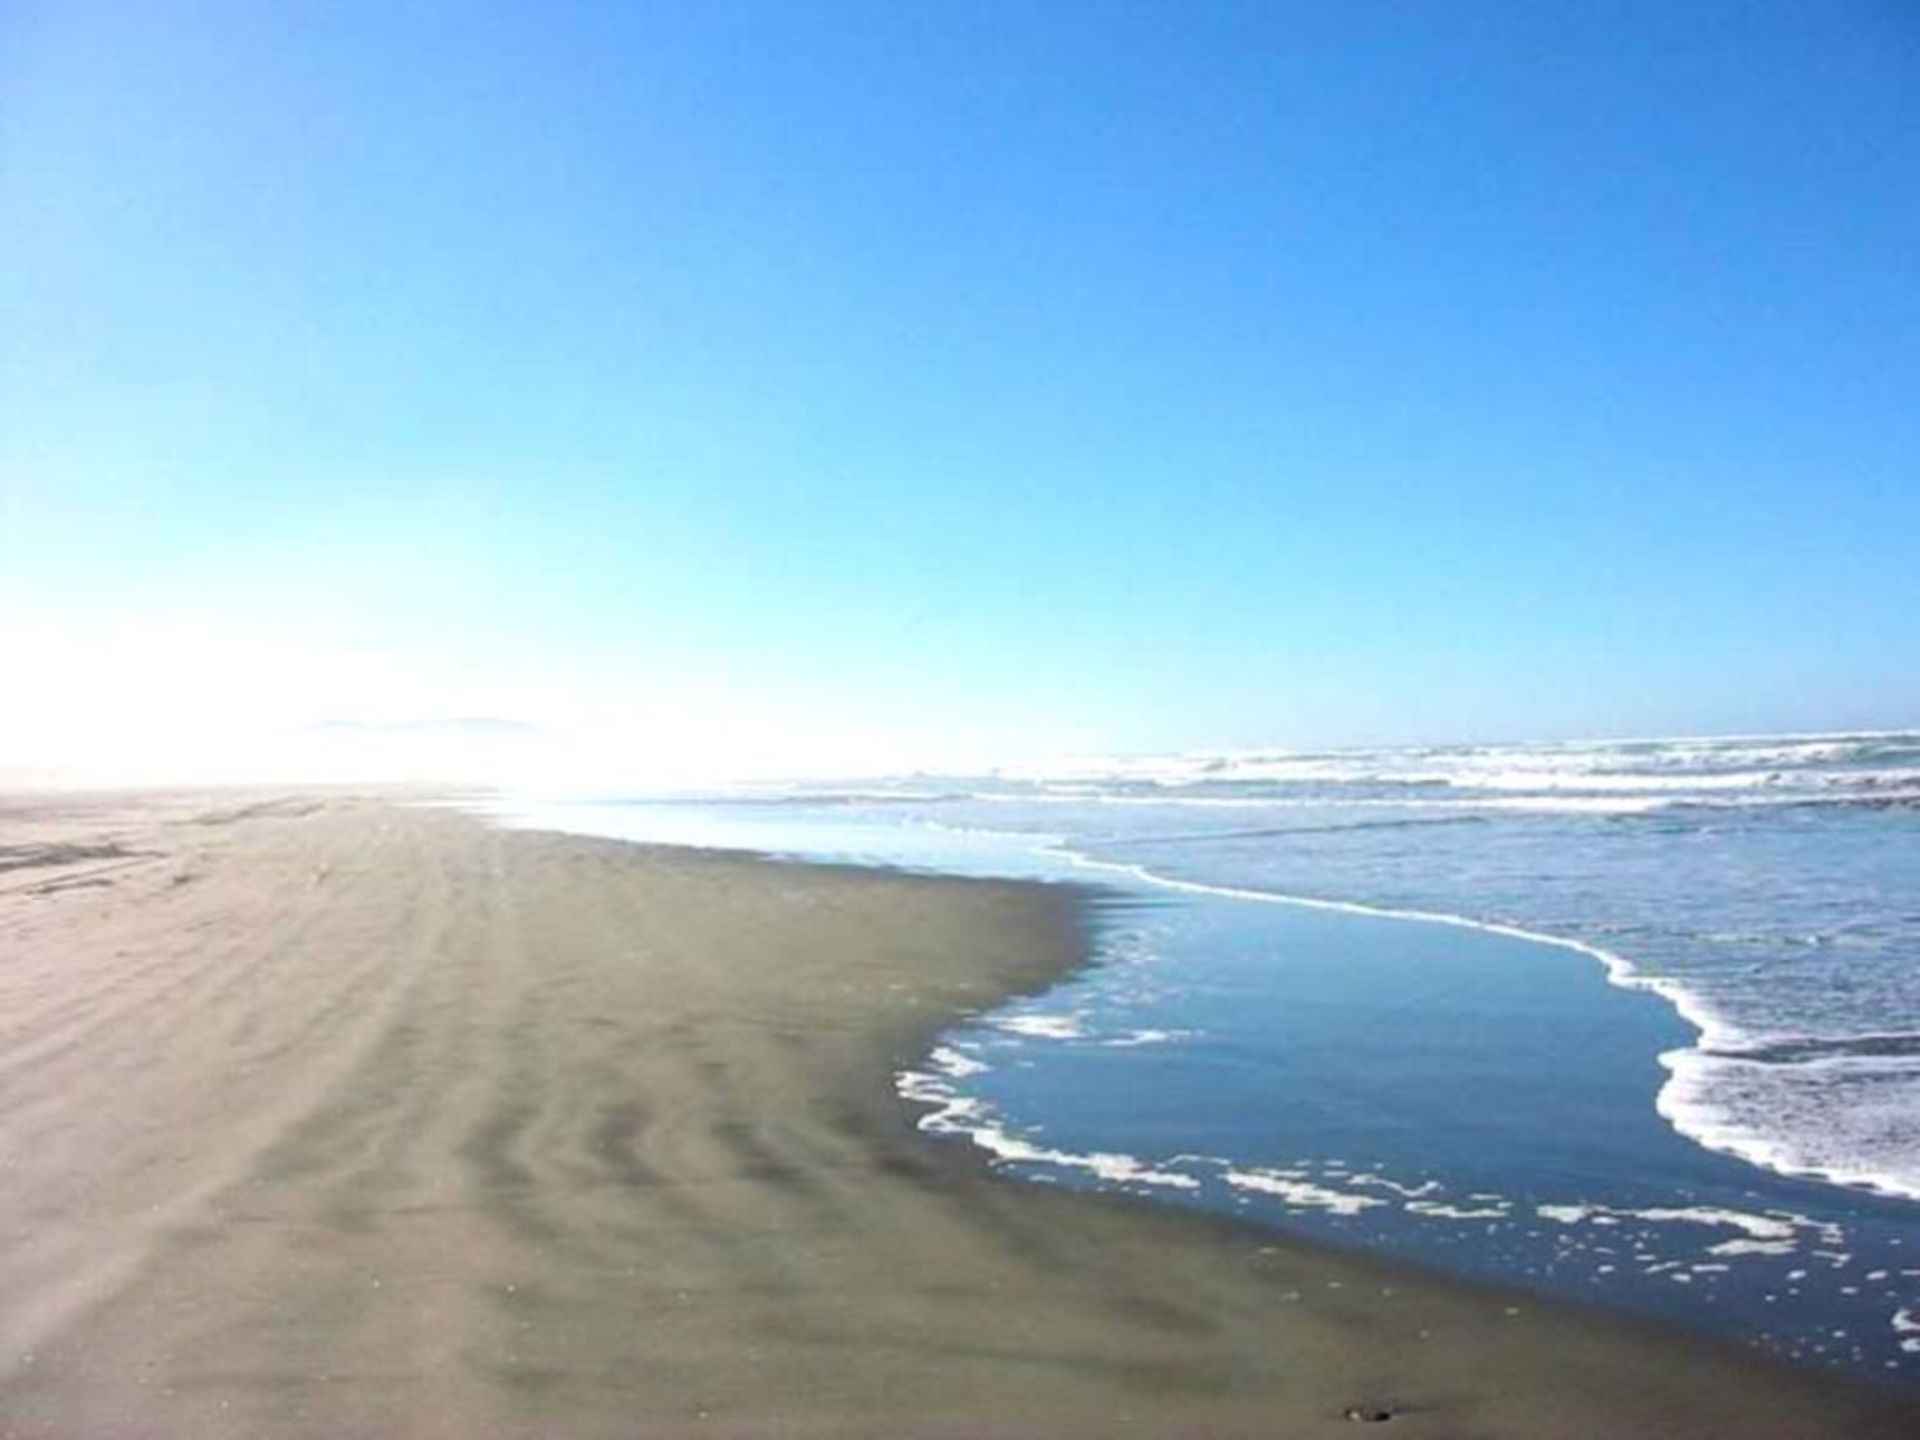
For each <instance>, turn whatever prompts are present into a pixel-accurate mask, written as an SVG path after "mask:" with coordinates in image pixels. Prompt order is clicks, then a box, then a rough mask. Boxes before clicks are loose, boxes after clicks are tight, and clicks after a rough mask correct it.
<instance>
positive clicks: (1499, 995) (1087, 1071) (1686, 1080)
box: [509, 734, 1920, 1383]
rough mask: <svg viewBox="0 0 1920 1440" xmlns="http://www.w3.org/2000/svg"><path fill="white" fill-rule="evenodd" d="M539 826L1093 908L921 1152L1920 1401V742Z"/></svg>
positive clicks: (1555, 755)
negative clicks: (934, 1150) (1708, 1340)
mask: <svg viewBox="0 0 1920 1440" xmlns="http://www.w3.org/2000/svg"><path fill="white" fill-rule="evenodd" d="M509 809H510V813H511V814H512V816H513V818H515V819H516V820H518V821H519V822H520V823H528V824H538V825H541V826H543V827H545V828H557V829H568V830H576V831H584V832H588V833H596V834H611V835H622V836H627V837H630V838H636V839H649V840H658V841H666V842H671V843H683V844H699V845H713V846H727V847H737V848H747V849H755V850H760V851H765V852H769V853H774V854H779V855H785V856H789V857H793V858H800V859H813V860H852V861H857V862H866V863H880V864H889V865H896V866H904V867H907V868H913V869H921V870H931V871H943V872H951V873H962V874H976V875H1009V876H1015V877H1019V878H1028V879H1037V880H1046V881H1074V882H1079V883H1083V884H1084V883H1093V884H1097V885H1099V886H1100V887H1102V889H1101V895H1102V899H1101V900H1100V902H1099V904H1098V905H1097V907H1096V925H1095V934H1094V956H1093V963H1092V964H1091V965H1090V966H1089V967H1088V968H1087V969H1086V970H1084V971H1082V972H1080V973H1079V974H1077V975H1075V976H1073V977H1071V978H1070V979H1068V980H1067V981H1065V982H1064V983H1063V984H1061V985H1060V986H1058V987H1056V988H1055V989H1054V990H1053V991H1051V992H1050V993H1048V994H1046V995H1043V996H1039V997H1034V998H1031V999H1027V1000H1022V1001H1018V1002H1015V1003H1013V1004H1010V1005H1008V1006H1006V1007H1004V1008H1003V1009H1001V1010H999V1011H997V1012H994V1013H992V1014H988V1015H983V1016H978V1017H974V1018H972V1019H971V1020H969V1021H968V1022H966V1023H964V1024H961V1025H959V1026H957V1027H956V1028H955V1029H954V1030H953V1031H952V1032H951V1033H950V1034H948V1035H947V1036H945V1037H943V1041H942V1043H941V1045H940V1046H939V1047H938V1048H937V1049H936V1050H935V1051H934V1052H933V1053H932V1054H930V1055H929V1056H928V1057H927V1058H926V1061H925V1062H924V1063H923V1064H922V1065H920V1066H919V1067H917V1068H915V1069H913V1070H910V1071H908V1072H906V1073H904V1074H903V1075H902V1076H901V1077H900V1080H899V1085H900V1089H901V1093H902V1095H903V1096H904V1097H905V1098H906V1099H907V1100H908V1101H909V1102H911V1103H912V1104H914V1105H915V1106H916V1107H917V1108H918V1110H919V1112H920V1114H921V1124H922V1127H923V1128H924V1129H926V1130H927V1131H928V1132H929V1133H931V1134H933V1135H936V1136H945V1137H950V1138H951V1139H952V1140H953V1142H954V1143H965V1144H972V1145H976V1146H979V1147H981V1148H983V1149H984V1150H985V1151H986V1152H988V1154H989V1155H991V1156H992V1157H993V1159H994V1162H995V1163H996V1164H998V1165H1000V1166H1002V1167H1004V1168H1005V1169H1007V1170H1008V1171H1010V1172H1012V1173H1014V1174H1017V1175H1019V1176H1022V1177H1024V1178H1026V1179H1029V1180H1032V1181H1036V1182H1040V1183H1052V1184H1066V1185H1076V1186H1086V1187H1095V1188H1117V1189H1125V1190H1130V1191H1134V1192H1137V1193H1140V1194H1145V1195H1151V1196H1154V1197H1156V1198H1159V1199H1162V1200H1165V1201H1167V1202H1170V1203H1175V1204H1184V1205H1191V1206H1196V1207H1199V1208H1204V1209H1212V1210H1220V1211H1226V1212H1230V1213H1234V1214H1238V1215H1242V1216H1245V1217H1248V1218H1251V1219H1254V1220H1258V1221H1263V1222H1265V1223H1269V1224H1272V1225H1275V1226H1278V1227H1280V1228H1283V1229H1290V1230H1294V1231H1298V1232H1303V1233H1307V1234H1310V1235H1315V1236H1318V1237H1321V1238H1326V1239H1333V1240H1337V1241H1340V1242H1342V1243H1349V1244H1355V1245H1361V1246H1367V1247H1371V1248H1376V1249H1381V1250H1386V1251H1389V1252H1392V1253H1396V1254H1401V1255H1405V1256H1409V1257H1412V1258H1416V1259H1419V1260H1423V1261H1427V1262H1429V1263H1434V1264H1438V1265H1441V1266H1443V1267H1446V1268H1450V1269H1454V1270H1457V1271H1460V1272H1463V1273H1467V1274H1471V1275H1475V1276H1478V1277H1482V1278H1488V1279H1494V1280H1499V1281H1504V1282H1508V1283H1512V1284H1516V1285H1520V1286H1523V1287H1531V1288H1534V1289H1537V1290H1542V1291H1547V1292H1552V1293H1559V1294H1564V1295H1572V1296H1577V1297H1581V1298H1588V1299H1597V1300H1601V1301H1603V1302H1606V1303H1611V1304H1615V1305H1618V1306H1622V1307H1625V1308H1629V1309H1635V1310H1639V1311H1643V1312H1651V1313H1657V1314H1660V1315H1663V1316H1666V1317H1668V1318H1672V1319H1676V1320H1679V1321H1681V1322H1683V1323H1688V1324H1692V1325H1695V1326H1699V1327H1703V1328H1709V1329H1714V1330H1719V1331H1722V1332H1726V1333H1731V1334H1735V1335H1739V1336H1742V1337H1744V1338H1748V1339H1750V1340H1753V1341H1755V1342H1757V1343H1760V1344H1762V1345H1765V1346H1768V1347H1771V1348H1774V1349H1777V1350H1780V1351H1783V1352H1786V1353H1790V1354H1795V1355H1800V1356H1803V1357H1807V1358H1813V1359H1818V1360H1824V1361H1828V1362H1831V1363H1835V1364H1839V1365H1841V1366H1844V1367H1847V1368H1852V1369H1856V1370H1862V1371H1870V1372H1872V1373H1875V1374H1878V1375H1881V1376H1883V1377H1887V1378H1893V1379H1897V1380H1908V1381H1912V1382H1914V1383H1920V735H1915V734H1877V735H1832V736H1812V737H1785V738H1775V737H1767V738H1759V739H1732V740H1680V741H1640V742H1631V743H1617V742H1616V743H1604V744H1585V745H1551V746H1485V747H1441V748H1422V749H1376V750H1343V751H1326V752H1316V753H1301V752H1272V753H1239V754H1200V755H1182V756H1172V757H1141V758H1132V759H1124V760H1113V759H1095V760H1087V761H1081V762H1074V763H1068V764H1053V765H1044V766H1031V767H1024V768H1021V769H1017V770H1003V771H997V772H994V773H992V774H988V775H984V776H926V775H920V776H913V777H902V778H900V779H897V780H892V781H886V782H881V783H873V782H864V783H863V784H862V785H861V786H859V787H853V786H846V785H823V784H813V785H796V786H785V787H768V788H763V789H760V790H758V791H752V792H735V793H732V794H728V795H709V796H701V797H680V798H678V799H672V800H661V799H659V798H630V799H626V800H621V799H617V798H608V797H598V798H594V799H589V800H585V801H582V800H575V801H573V802H570V803H569V802H553V801H542V802H523V803H519V804H516V805H514V806H512V807H509Z"/></svg>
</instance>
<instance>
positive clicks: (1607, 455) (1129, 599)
mask: <svg viewBox="0 0 1920 1440" xmlns="http://www.w3.org/2000/svg"><path fill="white" fill-rule="evenodd" d="M402 9H404V10H405V11H406V13H405V14H400V13H396V12H399V11H401V10H402ZM0 147H4V148H3V149H0V207H3V212H0V213H3V214H4V223H0V305H3V306H4V310H5V314H6V315H7V316H8V319H7V322H6V324H5V326H4V329H3V330H0V367H3V368H0V383H3V385H4V389H3V390H0V626H4V627H7V629H6V634H7V635H8V636H9V637H10V638H9V647H10V648H11V649H12V650H13V651H14V654H15V657H16V662H15V665H14V667H13V668H14V669H15V672H16V673H17V674H18V673H22V672H24V674H25V675H26V677H27V679H28V681H29V683H28V684H27V685H25V686H23V687H21V689H22V691H23V692H24V693H25V694H26V695H27V696H28V698H27V699H26V700H25V701H23V702H17V703H16V704H15V706H14V707H13V708H12V710H11V711H10V716H9V719H8V721H7V722H6V724H8V725H10V726H11V727H12V728H11V730H7V729H4V728H0V742H4V744H5V745H6V746H8V747H10V748H11V749H12V751H13V752H14V753H13V756H12V757H11V758H13V759H14V760H16V761H21V762H25V761H33V762H38V761H39V760H42V759H45V758H47V757H48V756H50V755H51V754H52V752H53V751H55V750H59V749H61V748H62V747H65V748H66V749H68V750H88V749H91V750H92V751H94V752H98V753H108V752H119V751H122V750H124V749H126V748H127V747H130V746H136V745H138V744H141V743H146V744H151V745H159V746H162V748H164V747H165V746H168V745H171V746H174V747H175V748H176V749H178V748H180V747H182V746H183V745H184V744H185V740H186V737H189V736H194V735H199V736H202V737H204V736H210V735H218V736H221V737H230V736H237V735H238V734H240V733H241V732H243V731H244V732H248V733H266V732H268V731H276V730H285V729H288V728H297V727H298V726H299V725H301V724H304V723H306V722H307V721H310V720H321V719H328V718H361V719H375V720H401V719H409V718H417V717H419V716H423V715H436V714H438V715H444V714H467V713H488V714H500V715H508V716H513V717H516V718H520V719H525V720H528V721H530V722H533V723H535V724H539V725H542V726H544V727H547V728H548V729H550V730H552V731H554V732H555V733H556V734H572V733H576V732H578V733H581V734H584V733H586V731H588V730H592V731H593V732H594V733H595V734H596V735H597V736H598V737H599V741H598V742H597V743H601V744H604V745H611V746H615V747H617V746H619V745H621V744H623V743H624V744H626V745H627V746H628V747H629V748H631V747H633V746H641V745H644V746H647V747H651V748H652V749H654V750H656V751H660V752H663V753H664V752H670V751H674V752H683V753H685V754H686V755H688V756H689V757H690V756H691V755H692V753H693V752H695V751H702V750H704V751H706V752H710V753H708V754H707V755H706V756H705V757H704V760H703V763H708V762H711V761H712V760H713V756H714V755H715V754H718V753H721V752H724V751H726V750H727V749H728V748H729V747H737V748H738V749H739V750H740V753H742V754H745V753H747V752H748V751H752V752H753V753H754V755H755V756H756V757H757V759H756V762H755V763H756V767H757V768H763V769H764V768H779V766H780V765H781V764H791V765H792V766H794V767H796V768H819V767H820V766H839V765H843V764H846V763H849V762H851V761H853V760H861V759H864V760H877V759H878V758H880V757H887V758H889V759H891V758H893V757H901V758H929V759H935V758H939V757H942V756H949V755H950V756H969V757H974V756H982V757H985V756H996V755H1006V756H1009V757H1011V756H1015V755H1020V754H1033V753H1050V752H1057V751H1061V750H1089V749H1094V750H1108V749H1143V748H1173V747H1182V746H1207V745H1226V746H1244V745H1258V744H1289V743H1297V744H1326V743H1336V742H1339V741H1342V740H1351V741H1356V742H1363V741H1364V742H1372V741H1381V740H1397V739H1404V740H1423V739H1469V738H1489V739H1491V738H1518V737H1556V736H1572V735H1594V734H1622V733H1637V734H1646V733H1685V732H1724V731H1753V730H1770V729H1794V730H1805V729H1822V728H1839V727H1848V726H1897V725H1906V724H1916V723H1920V664H1916V663H1915V662H1916V660H1920V603H1916V602H1920V580H1916V575H1917V574H1920V565H1916V564H1915V563H1914V561H1915V555H1916V553H1920V546H1917V545H1916V543H1915V539H1914V537H1915V536H1916V535H1920V458H1916V457H1920V393H1917V391H1920V386H1917V385H1916V381H1920V338H1917V337H1920V262H1916V259H1915V257H1916V256H1920V185H1916V184H1915V183H1914V177H1915V176H1916V174H1920V166H1917V165H1916V161H1917V160H1920V14H1917V13H1916V12H1915V10H1914V9H1913V7H1912V6H1911V5H1910V4H1907V3H1904V0H1882V3H1865V0H1862V3H1849V0H1833V3H1827V4H1820V5H1810V4H1802V3H1713V0H1696V3H1689V4H1686V5H1673V4H1669V3H1651V0H1649V3H1597V0H1596V3H1592V4H1579V5H1540V4H1536V3H1521V0H1514V3H1498V0H1459V3H1434V4H1417V5H1408V4H1397V3H1395V4H1389V3H1384V0H1383V3H1364V0H1357V3H1345V0H1339V3H1336V0H1322V3H1314V4H1286V3H1278V0H1274V3H1266V4H1258V5H1233V4H1204V3H1182V4H1177V5H1176V4H1159V5H1140V4H1118V3H1113V4H1093V3H1060V4H1048V5H1033V4H1027V3H1019V4H1014V3H1005V4H994V3H971V4H964V3H963V4H941V5H935V4H872V5H865V4H838V3H824V0H823V3H819V4H811V5H809V4H792V3H768V4H760V5H740V4H724V3H723V4H685V5H674V4H665V3H661V4H649V5H644V6H629V5H613V4H608V5H567V4H552V5H541V6H524V5H485V4H461V5H432V4H426V5H419V6H409V7H396V6H389V5H373V4H369V5H355V4H331V5H313V6H299V5H292V4H289V5H276V6H259V5H253V4H233V5H216V4H194V3H180V0H169V3H166V4H155V5H143V4H139V3H116V4H108V5H93V4H89V3H85V0H60V3H57V4H38V3H33V0H15V3H13V4H11V5H9V6H7V7H6V8H5V9H4V11H0ZM141 737H145V738H144V740H143V739H142V738H141ZM220 743H221V744H222V745H225V744H226V743H227V740H226V739H225V738H223V739H222V740H221V742H220ZM183 753H184V752H183ZM8 758H9V757H7V756H6V755H4V754H0V766H4V765H5V764H6V763H7V759H8ZM689 763H691V760H689Z"/></svg>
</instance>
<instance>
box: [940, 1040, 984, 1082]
mask: <svg viewBox="0 0 1920 1440" xmlns="http://www.w3.org/2000/svg"><path fill="white" fill-rule="evenodd" d="M927 1059H928V1060H930V1061H931V1062H932V1063H933V1066H934V1068H935V1069H936V1070H938V1071H939V1072H940V1073H941V1074H942V1075H946V1076H950V1077H951V1078H953V1079H955V1080H964V1079H966V1077H967V1076H969V1075H983V1074H985V1073H986V1072H987V1071H988V1070H990V1069H992V1068H993V1067H992V1066H990V1065H988V1064H986V1063H985V1062H984V1061H980V1060H976V1059H974V1058H973V1057H972V1056H971V1055H967V1054H963V1053H962V1052H960V1051H958V1050H956V1049H954V1048H953V1047H952V1046H950V1045H941V1046H938V1047H936V1048H935V1050H934V1052H933V1053H932V1054H931V1055H929V1056H928V1057H927Z"/></svg>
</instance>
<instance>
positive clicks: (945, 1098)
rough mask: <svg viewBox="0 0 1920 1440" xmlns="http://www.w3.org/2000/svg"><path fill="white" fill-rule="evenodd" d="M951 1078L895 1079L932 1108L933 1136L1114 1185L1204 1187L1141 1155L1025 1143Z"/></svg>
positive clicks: (916, 1075)
mask: <svg viewBox="0 0 1920 1440" xmlns="http://www.w3.org/2000/svg"><path fill="white" fill-rule="evenodd" d="M950 1078H951V1077H949V1076H947V1075H945V1074H930V1073H928V1072H925V1071H918V1070H903V1071H901V1072H900V1074H898V1075H897V1076H895V1077H894V1088H895V1090H896V1091H897V1092H898V1093H899V1095H900V1096H901V1098H902V1099H905V1100H910V1101H913V1102H915V1103H916V1104H921V1105H927V1106H930V1107H932V1108H931V1109H930V1110H929V1112H928V1113H927V1114H925V1115H923V1116H921V1117H920V1122H919V1128H920V1129H922V1130H924V1131H927V1132H928V1133H929V1134H936V1135H965V1136H966V1137H967V1138H968V1139H970V1140H972V1141H973V1143H974V1144H975V1145H978V1146H979V1147H980V1148H981V1149H982V1150H985V1151H986V1152H987V1153H988V1154H990V1155H992V1156H993V1157H994V1158H995V1159H996V1160H1006V1161H1014V1162H1019V1163H1024V1164H1032V1165H1052V1166H1057V1167H1060V1168H1063V1169H1069V1170H1085V1171H1087V1172H1088V1173H1090V1174H1092V1175H1096V1176H1098V1177H1099V1178H1100V1179H1102V1180H1106V1181H1110V1182H1112V1183H1114V1184H1120V1185H1158V1186H1163V1187H1165V1188H1167V1189H1173V1190H1197V1189H1199V1188H1200V1182H1199V1181H1198V1180H1196V1179H1194V1178H1193V1177H1192V1176H1191V1175H1182V1174H1180V1173H1179V1172H1177V1171H1173V1170H1165V1169H1156V1168H1154V1167H1153V1166H1150V1165H1148V1164H1146V1163H1145V1162H1143V1161H1142V1160H1140V1159H1139V1158H1138V1157H1137V1156H1133V1155H1123V1154H1116V1153H1110V1152H1106V1151H1090V1152H1086V1153H1080V1152H1076V1151H1071V1150H1057V1149H1053V1148H1051V1147H1049V1146H1045V1145H1037V1144H1035V1143H1033V1142H1032V1141H1030V1140H1023V1139H1021V1138H1020V1137H1018V1136H1016V1135H1012V1134H1010V1133H1008V1132H1007V1131H1006V1130H1005V1129H1004V1128H1002V1127H1001V1126H1000V1125H999V1124H997V1123H996V1122H995V1121H994V1120H993V1118H992V1116H991V1115H990V1114H989V1113H988V1111H987V1109H986V1107H985V1106H983V1105H982V1104H981V1103H980V1102H979V1101H977V1100H972V1099H969V1098H967V1097H966V1096H963V1095H960V1094H957V1093H956V1092H955V1091H954V1089H953V1087H952V1085H950V1084H949V1083H948V1080H949V1079H950Z"/></svg>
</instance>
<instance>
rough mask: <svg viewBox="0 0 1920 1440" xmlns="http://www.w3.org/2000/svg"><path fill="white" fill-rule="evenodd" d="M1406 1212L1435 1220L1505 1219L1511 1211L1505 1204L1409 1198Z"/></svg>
mask: <svg viewBox="0 0 1920 1440" xmlns="http://www.w3.org/2000/svg"><path fill="white" fill-rule="evenodd" d="M1406 1208H1407V1213H1408V1214H1410V1215H1424V1216H1427V1217H1429V1218H1431V1219H1435V1220H1505V1219H1506V1218H1507V1217H1508V1216H1509V1215H1511V1214H1512V1213H1513V1211H1512V1210H1511V1209H1510V1208H1509V1207H1507V1206H1506V1205H1497V1206H1496V1205H1486V1206H1472V1205H1449V1204H1447V1203H1446V1202H1445V1201H1444V1200H1409V1201H1408V1202H1407V1206H1406Z"/></svg>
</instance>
